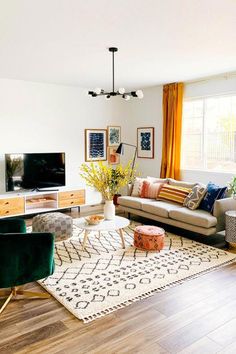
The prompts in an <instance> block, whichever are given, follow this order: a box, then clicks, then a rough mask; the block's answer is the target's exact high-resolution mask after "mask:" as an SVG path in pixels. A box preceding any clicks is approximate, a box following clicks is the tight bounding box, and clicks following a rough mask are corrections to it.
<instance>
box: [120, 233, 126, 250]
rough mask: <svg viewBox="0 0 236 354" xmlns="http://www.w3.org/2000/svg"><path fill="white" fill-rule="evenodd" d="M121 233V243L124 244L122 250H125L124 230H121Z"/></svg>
mask: <svg viewBox="0 0 236 354" xmlns="http://www.w3.org/2000/svg"><path fill="white" fill-rule="evenodd" d="M119 233H120V238H121V242H122V248H125V240H124V234H123V229H119Z"/></svg>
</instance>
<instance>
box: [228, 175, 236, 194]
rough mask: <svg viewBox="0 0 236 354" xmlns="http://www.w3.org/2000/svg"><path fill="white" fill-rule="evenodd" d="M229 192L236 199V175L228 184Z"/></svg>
mask: <svg viewBox="0 0 236 354" xmlns="http://www.w3.org/2000/svg"><path fill="white" fill-rule="evenodd" d="M227 186H228V192H229V193H231V196H232V197H233V198H234V199H236V176H234V177H233V178H232V180H231V181H230V182H229V183H228V184H227Z"/></svg>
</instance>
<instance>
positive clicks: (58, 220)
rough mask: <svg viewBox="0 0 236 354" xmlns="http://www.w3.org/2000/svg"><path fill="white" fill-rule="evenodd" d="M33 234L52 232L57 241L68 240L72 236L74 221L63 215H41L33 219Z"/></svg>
mask: <svg viewBox="0 0 236 354" xmlns="http://www.w3.org/2000/svg"><path fill="white" fill-rule="evenodd" d="M32 231H33V232H51V233H53V234H54V236H55V241H62V240H66V239H67V238H69V237H71V236H72V231H73V219H72V218H71V217H70V216H68V215H65V214H62V213H47V214H39V215H37V216H35V217H34V218H33V222H32Z"/></svg>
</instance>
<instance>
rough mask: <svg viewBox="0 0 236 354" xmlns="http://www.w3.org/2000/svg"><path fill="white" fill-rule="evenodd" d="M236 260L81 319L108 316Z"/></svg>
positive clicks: (88, 320)
mask: <svg viewBox="0 0 236 354" xmlns="http://www.w3.org/2000/svg"><path fill="white" fill-rule="evenodd" d="M235 261H236V257H235V258H234V259H231V260H229V261H226V262H224V263H222V264H220V265H217V266H214V267H211V268H209V269H206V270H203V271H201V272H199V273H197V274H194V275H190V276H189V277H187V278H184V279H181V280H176V281H174V282H172V283H170V284H167V285H164V286H162V287H159V288H155V289H152V290H150V291H148V292H146V293H143V294H142V295H139V296H136V297H134V298H132V299H130V300H128V301H125V302H123V303H121V304H118V305H115V306H113V307H110V308H108V309H106V310H103V311H101V312H98V313H96V314H93V315H90V316H87V317H80V319H81V320H82V321H83V322H84V323H89V322H92V321H94V320H96V319H97V318H100V317H104V316H106V315H107V314H110V313H112V312H114V311H117V310H120V309H122V308H124V307H127V306H129V305H131V304H132V303H134V302H137V301H140V300H143V299H146V298H149V297H151V296H153V295H154V294H155V293H158V292H162V291H165V290H168V289H170V288H172V287H174V286H175V285H181V284H183V283H184V282H185V281H189V280H192V279H196V278H198V277H199V276H200V275H205V274H207V273H210V272H212V271H214V270H217V269H220V268H223V267H225V266H226V265H229V264H231V263H234V262H235Z"/></svg>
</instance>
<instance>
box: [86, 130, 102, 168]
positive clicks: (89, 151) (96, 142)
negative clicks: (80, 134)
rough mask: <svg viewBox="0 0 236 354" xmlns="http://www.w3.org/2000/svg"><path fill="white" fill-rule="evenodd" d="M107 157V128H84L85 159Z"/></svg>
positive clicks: (98, 159) (100, 159) (92, 159)
mask: <svg viewBox="0 0 236 354" xmlns="http://www.w3.org/2000/svg"><path fill="white" fill-rule="evenodd" d="M106 159H107V130H106V129H85V161H87V162H90V161H105V160H106Z"/></svg>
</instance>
